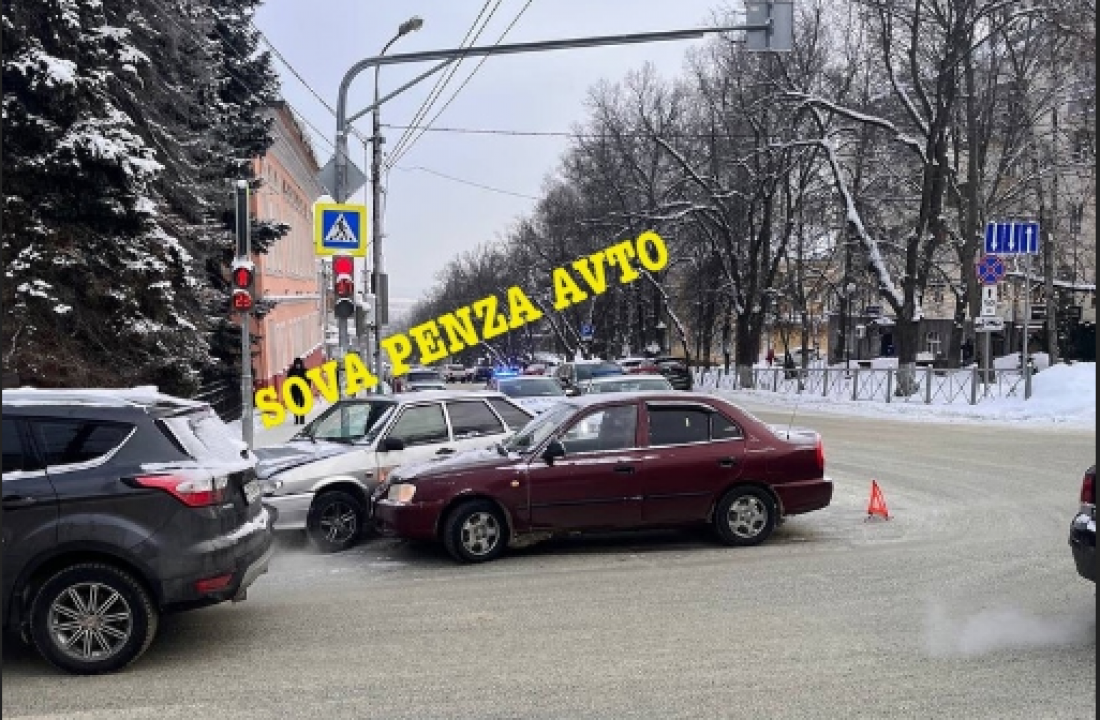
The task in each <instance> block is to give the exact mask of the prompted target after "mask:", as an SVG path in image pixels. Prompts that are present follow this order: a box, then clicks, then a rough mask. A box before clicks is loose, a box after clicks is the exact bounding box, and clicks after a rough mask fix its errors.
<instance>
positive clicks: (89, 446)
mask: <svg viewBox="0 0 1100 720" xmlns="http://www.w3.org/2000/svg"><path fill="white" fill-rule="evenodd" d="M30 424H31V428H32V431H33V432H34V433H35V436H36V437H37V438H38V443H39V444H40V445H41V446H42V449H43V451H44V452H45V454H46V464H47V465H72V464H75V463H82V462H88V461H89V460H95V459H97V458H101V457H103V456H104V455H107V454H109V453H111V452H113V451H114V450H116V449H118V448H119V447H121V446H122V443H123V442H125V441H126V439H127V438H128V437H130V434H131V433H132V432H133V431H134V426H133V425H129V424H127V423H115V422H105V421H101V420H60V419H58V420H48V419H34V420H31V421H30Z"/></svg>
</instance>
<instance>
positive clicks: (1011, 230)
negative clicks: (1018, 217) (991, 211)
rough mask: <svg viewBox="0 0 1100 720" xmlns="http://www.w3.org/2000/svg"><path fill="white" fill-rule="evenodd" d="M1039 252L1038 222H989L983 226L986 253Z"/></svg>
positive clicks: (1019, 253)
mask: <svg viewBox="0 0 1100 720" xmlns="http://www.w3.org/2000/svg"><path fill="white" fill-rule="evenodd" d="M1038 252H1039V223H1037V222H1002V223H996V222H991V223H989V224H988V225H986V226H985V253H986V254H987V255H1035V254H1037V253H1038Z"/></svg>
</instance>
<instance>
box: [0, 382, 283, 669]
mask: <svg viewBox="0 0 1100 720" xmlns="http://www.w3.org/2000/svg"><path fill="white" fill-rule="evenodd" d="M3 442H4V468H3V488H4V493H3V494H4V497H3V505H4V510H3V513H4V516H3V517H4V519H3V536H4V537H3V540H4V542H3V546H4V567H3V582H4V585H3V616H4V627H5V629H10V630H15V631H16V632H20V633H21V634H24V635H25V636H29V638H30V639H31V641H32V642H33V643H34V645H35V647H36V648H37V649H38V651H39V653H41V654H42V656H43V657H44V658H46V660H48V661H49V662H50V663H52V664H53V665H55V666H57V667H59V668H61V669H63V670H67V671H69V672H73V673H79V674H98V673H106V672H112V671H115V670H120V669H122V668H124V667H125V666H127V665H129V664H130V663H132V662H134V661H135V660H137V659H138V658H139V657H140V656H141V655H142V653H144V652H145V650H146V648H148V647H149V645H150V644H151V643H152V642H153V639H154V637H155V636H156V633H157V625H158V620H159V618H160V616H161V615H164V614H166V613H169V612H173V611H178V610H187V609H193V608H199V607H203V606H206V605H213V604H216V603H220V602H224V601H226V600H243V599H244V598H245V595H246V593H247V591H248V588H249V586H250V585H251V584H252V583H253V582H254V581H255V580H256V578H258V577H259V576H260V575H261V574H263V573H265V572H266V571H267V567H268V562H269V559H270V558H271V555H272V548H273V536H272V534H271V527H270V524H271V513H270V512H269V511H268V509H267V508H265V507H264V505H263V502H262V499H261V490H260V485H259V483H257V482H256V479H255V475H254V473H253V469H254V467H255V464H256V457H255V456H254V455H253V454H252V453H251V452H250V451H249V450H248V446H247V445H245V444H244V443H243V442H241V441H240V440H238V439H236V438H234V437H233V433H232V432H231V431H230V430H229V429H228V428H227V427H226V425H225V423H223V422H222V421H221V420H220V419H219V418H218V416H217V415H215V414H214V411H213V409H211V407H210V406H209V405H207V404H205V403H201V402H196V401H192V400H184V399H181V398H176V397H172V396H170V395H165V394H162V393H159V392H157V391H156V390H155V388H134V389H130V390H116V389H85V390H77V389H73V390H35V389H29V388H23V389H18V390H5V391H4V395H3Z"/></svg>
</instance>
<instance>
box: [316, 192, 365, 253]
mask: <svg viewBox="0 0 1100 720" xmlns="http://www.w3.org/2000/svg"><path fill="white" fill-rule="evenodd" d="M313 244H314V247H315V248H316V253H315V254H316V255H318V256H323V255H350V256H352V257H366V256H367V208H366V206H365V205H349V204H345V203H317V204H315V205H314V206H313Z"/></svg>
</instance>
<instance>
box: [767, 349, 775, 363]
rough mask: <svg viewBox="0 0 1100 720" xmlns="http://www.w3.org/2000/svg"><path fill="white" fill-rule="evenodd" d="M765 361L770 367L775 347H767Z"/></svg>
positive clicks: (773, 359)
mask: <svg viewBox="0 0 1100 720" xmlns="http://www.w3.org/2000/svg"><path fill="white" fill-rule="evenodd" d="M767 361H768V367H771V366H772V365H773V364H775V348H773V347H769V348H768V356H767Z"/></svg>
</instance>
